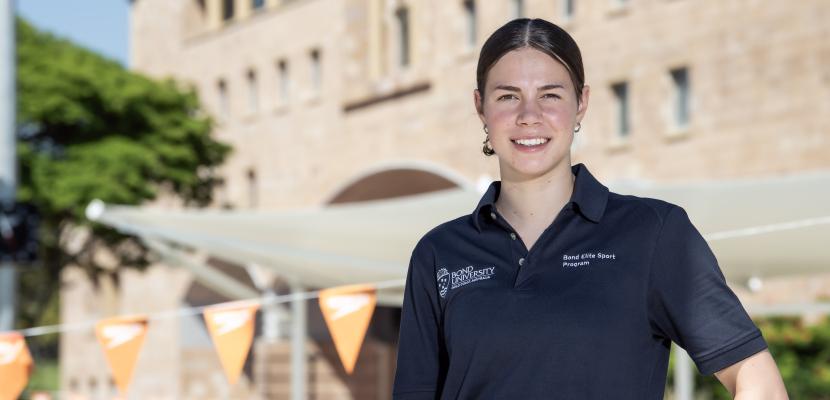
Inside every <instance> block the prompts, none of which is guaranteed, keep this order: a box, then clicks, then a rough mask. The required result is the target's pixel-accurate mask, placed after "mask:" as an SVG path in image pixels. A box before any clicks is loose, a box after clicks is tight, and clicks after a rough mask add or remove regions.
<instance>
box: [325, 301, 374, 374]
mask: <svg viewBox="0 0 830 400" xmlns="http://www.w3.org/2000/svg"><path fill="white" fill-rule="evenodd" d="M319 304H320V310H321V311H322V312H323V318H324V319H325V320H326V326H328V328H329V332H330V333H331V337H332V339H334V347H335V348H336V349H337V355H339V356H340V362H342V363H343V368H345V369H346V372H348V373H349V374H351V373H352V371H353V370H354V366H355V363H357V355H358V354H359V353H360V347H361V346H362V345H363V339H364V338H365V337H366V330H367V329H368V328H369V322H371V320H372V314H373V313H374V312H375V304H377V296H376V294H375V288H374V286H372V285H348V286H338V287H335V288H330V289H323V290H321V291H320V299H319Z"/></svg>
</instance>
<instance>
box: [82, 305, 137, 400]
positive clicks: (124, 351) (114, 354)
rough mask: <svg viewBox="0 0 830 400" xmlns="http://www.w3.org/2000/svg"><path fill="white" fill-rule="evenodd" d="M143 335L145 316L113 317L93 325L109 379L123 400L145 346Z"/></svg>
mask: <svg viewBox="0 0 830 400" xmlns="http://www.w3.org/2000/svg"><path fill="white" fill-rule="evenodd" d="M146 334H147V317H145V316H132V317H115V318H110V319H106V320H103V321H99V322H98V323H97V324H96V325H95V336H97V337H98V343H100V344H101V348H103V349H104V355H105V356H106V358H107V362H108V363H109V366H110V370H111V371H112V377H113V379H114V380H115V384H116V385H117V386H118V390H119V392H120V393H121V395H122V396H126V395H127V388H128V387H129V386H130V381H131V380H132V376H133V369H135V362H136V360H137V359H138V352H139V351H140V350H141V346H142V345H143V344H144V336H145V335H146Z"/></svg>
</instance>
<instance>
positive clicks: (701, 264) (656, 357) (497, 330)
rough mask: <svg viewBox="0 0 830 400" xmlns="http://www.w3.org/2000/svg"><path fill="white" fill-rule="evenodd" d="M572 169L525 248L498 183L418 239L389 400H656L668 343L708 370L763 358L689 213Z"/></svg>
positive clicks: (760, 341) (757, 336)
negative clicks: (559, 204)
mask: <svg viewBox="0 0 830 400" xmlns="http://www.w3.org/2000/svg"><path fill="white" fill-rule="evenodd" d="M572 172H573V173H574V175H575V176H576V180H575V182H574V188H573V192H572V195H571V198H570V200H569V202H568V203H567V204H566V205H565V206H564V207H563V208H562V210H561V211H560V212H559V214H558V215H557V216H556V218H555V219H554V220H553V222H552V223H551V224H550V225H549V226H548V227H547V228H546V229H545V231H544V232H543V233H542V234H541V236H540V237H539V239H538V240H537V241H536V243H535V244H534V245H533V247H532V248H531V249H529V250H528V249H527V248H526V246H525V245H524V243H523V242H522V240H521V237H519V236H518V234H517V233H516V231H515V230H514V229H513V228H512V227H511V226H510V224H509V223H508V222H507V220H505V219H504V218H503V216H502V215H500V214H499V212H498V210H496V208H495V206H494V204H495V201H496V199H497V198H498V195H499V190H500V182H493V183H492V184H491V185H490V187H489V189H488V190H487V192H486V193H485V194H484V196H483V197H482V198H481V201H480V202H479V204H478V206H477V207H476V208H475V210H474V211H473V212H472V213H471V214H470V215H466V216H463V217H460V218H457V219H455V220H452V221H449V222H446V223H444V224H441V225H439V226H438V227H436V228H434V229H432V230H431V231H430V232H428V233H427V234H426V235H424V237H423V238H422V239H421V240H420V241H419V242H418V244H417V245H416V247H415V249H414V251H413V253H412V258H411V262H410V265H409V270H408V273H407V279H406V287H405V290H404V301H403V308H402V310H401V325H400V336H399V343H398V360H397V370H396V372H395V383H394V387H393V398H394V399H397V400H409V399H637V400H641V399H662V398H663V391H664V388H665V385H666V372H667V368H668V359H669V349H670V344H671V342H672V341H674V342H676V343H677V344H678V345H680V346H681V347H683V348H684V349H686V351H687V352H688V353H689V355H690V356H691V357H692V359H693V360H694V362H695V364H696V365H697V367H698V369H699V370H700V372H701V373H703V374H712V373H714V372H716V371H719V370H721V369H723V368H725V367H728V366H730V365H732V364H734V363H736V362H738V361H740V360H743V359H745V358H746V357H749V356H751V355H753V354H755V353H757V352H759V351H761V350H763V349H765V348H766V346H767V345H766V342H765V341H764V338H763V336H762V335H761V332H760V331H759V330H758V329H757V327H756V326H755V324H754V323H753V322H752V320H751V319H750V318H749V316H748V315H747V313H746V311H745V310H744V308H743V307H742V306H741V304H740V302H739V301H738V299H737V297H736V296H735V294H734V293H733V292H732V291H731V290H730V289H729V287H728V286H727V285H726V282H725V279H724V276H723V274H722V273H721V270H720V268H719V266H718V263H717V260H716V258H715V256H714V254H713V253H712V251H711V249H710V248H709V246H708V244H707V243H706V241H705V240H704V239H703V237H702V236H701V235H700V233H699V232H698V231H697V229H696V228H695V227H694V226H693V225H692V223H691V222H690V221H689V217H688V215H687V214H686V212H685V210H684V209H683V208H681V207H679V206H677V205H674V204H671V203H668V202H665V201H662V200H657V199H651V198H644V197H636V196H630V195H621V194H617V193H613V192H609V190H608V188H607V187H605V186H604V185H602V184H601V183H600V182H598V181H597V180H596V179H595V178H594V177H593V176H592V175H591V173H590V172H588V169H587V168H586V167H585V165H583V164H577V165H574V166H572Z"/></svg>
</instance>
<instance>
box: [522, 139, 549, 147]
mask: <svg viewBox="0 0 830 400" xmlns="http://www.w3.org/2000/svg"><path fill="white" fill-rule="evenodd" d="M514 142H516V143H518V144H520V145H522V146H538V145H540V144H543V143H547V142H548V139H546V138H533V139H516V140H514Z"/></svg>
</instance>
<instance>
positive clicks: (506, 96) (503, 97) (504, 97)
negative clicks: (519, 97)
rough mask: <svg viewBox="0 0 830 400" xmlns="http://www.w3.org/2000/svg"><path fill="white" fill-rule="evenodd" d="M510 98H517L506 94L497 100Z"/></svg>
mask: <svg viewBox="0 0 830 400" xmlns="http://www.w3.org/2000/svg"><path fill="white" fill-rule="evenodd" d="M508 97H516V96H514V95H512V94H505V95H501V96H499V98H497V99H496V100H502V99H506V98H508Z"/></svg>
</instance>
